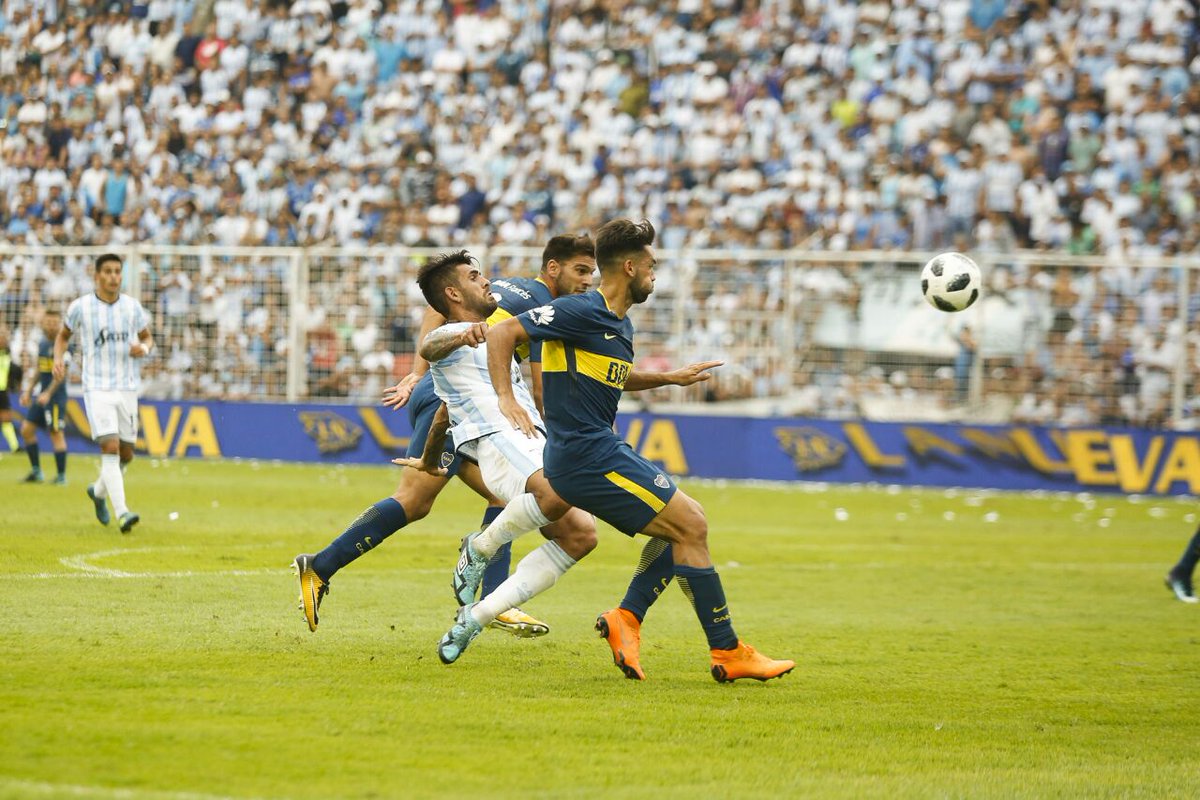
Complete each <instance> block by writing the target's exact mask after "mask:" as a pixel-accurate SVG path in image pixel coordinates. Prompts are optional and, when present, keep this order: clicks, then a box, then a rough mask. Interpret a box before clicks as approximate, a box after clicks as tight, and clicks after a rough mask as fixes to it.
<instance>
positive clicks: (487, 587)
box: [479, 506, 512, 599]
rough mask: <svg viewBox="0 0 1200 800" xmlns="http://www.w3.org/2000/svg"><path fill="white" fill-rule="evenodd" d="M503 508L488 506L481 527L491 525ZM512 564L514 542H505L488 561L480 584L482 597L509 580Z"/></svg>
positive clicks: (480, 595) (481, 528)
mask: <svg viewBox="0 0 1200 800" xmlns="http://www.w3.org/2000/svg"><path fill="white" fill-rule="evenodd" d="M503 510H504V506H488V507H487V510H486V511H484V512H483V524H481V525H480V526H479V529H480V530H483V529H484V528H486V527H487V526H488V525H491V524H492V522H493V521H494V520H495V519H496V517H498V516H500V512H501V511H503ZM511 565H512V542H505V543H504V544H503V545H501V546H500V549H499V550H497V551H496V555H494V556H492V560H491V561H489V562H488V565H487V569H485V570H484V571H483V583H481V584H480V585H479V597H480V599H482V598H484V597H487V596H488V595H489V594H491V593H492V592H494V591H496V587H497V586H499V585H500V584H502V583H504V582H505V581H506V580H508V568H509V567H510V566H511Z"/></svg>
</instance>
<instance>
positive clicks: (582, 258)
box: [293, 235, 596, 636]
mask: <svg viewBox="0 0 1200 800" xmlns="http://www.w3.org/2000/svg"><path fill="white" fill-rule="evenodd" d="M595 270H596V256H595V248H594V246H593V244H592V239H591V237H590V236H587V235H584V236H570V235H563V236H555V237H554V238H552V239H551V240H550V241H549V242H547V244H546V247H545V249H544V250H543V251H542V266H541V271H540V273H539V275H538V277H537V278H525V277H513V278H506V279H501V280H497V281H495V282H494V283H493V284H492V290H493V291H494V292H496V293H497V294H498V295H499V297H500V300H499V306H498V308H497V309H496V310H495V312H494V316H495V318H496V319H497V320H501V319H508V318H509V317H513V316H516V315H518V314H520V313H522V312H524V311H526V310H528V309H530V308H534V307H535V306H539V305H544V304H546V303H549V302H550V301H551V300H553V299H554V298H555V297H560V296H562V295H567V294H573V293H575V292H583V291H587V289H588V288H590V287H591V285H592V274H593V273H594V272H595ZM443 322H445V318H444V317H443V316H442V315H441V314H438V313H437V312H436V311H434V310H433V309H429V310H428V311H427V312H426V315H425V319H424V321H423V324H422V326H421V334H420V336H419V337H418V339H417V341H418V342H420V341H421V340H422V339H423V338H424V336H425V334H426V333H428V332H429V331H431V330H433V329H434V328H436V327H437V326H439V325H441V324H442V323H443ZM540 356H541V354H540V349H539V348H537V347H532V348H523V349H522V350H521V351H520V352H518V353H517V354H516V357H518V358H528V359H529V362H530V371H531V374H532V382H533V386H534V396H535V397H537V396H540V394H541V389H540V386H541V364H540V361H541V357H540ZM428 368H429V365H428V363H427V362H426V361H425V360H424V359H422V358H420V357H419V356H418V358H417V360H416V362H415V364H414V367H413V372H412V373H411V374H409V375H406V376H405V377H404V378H403V379H402V380H401V381H400V382H399V383H397V384H396V385H395V386H394V387H392V388H391V389H389V390H388V392H387V394H386V395H385V397H384V405H386V406H390V407H392V408H400V407H402V406H404V405H406V404H407V406H408V413H409V421H410V422H411V423H412V431H413V432H412V437H411V438H410V439H409V446H408V453H407V455H408V456H409V457H412V458H419V457H420V456H421V454H422V453H423V452H424V450H425V445H426V439H427V436H428V433H429V428H430V425H431V423H432V421H433V418H434V415H435V413H436V412H437V410H438V409H439V408H440V407H441V404H442V403H441V400H439V399H438V397H437V395H436V393H435V392H434V388H433V376H432V375H430V374H429V373H428ZM441 466H442V467H445V468H446V471H445V472H444V473H440V474H428V473H425V472H420V471H418V470H405V471H404V472H403V473H402V474H401V476H400V482H399V485H398V486H397V487H396V491H395V492H393V493H392V495H391V496H390V497H387V498H384V499H383V500H380V501H379V502H377V503H375V504H374V505H372V506H371V507H370V508H368V509H367V510H365V511H364V512H363V513H362V514H360V515H359V516H358V518H357V519H355V520H354V522H352V523H351V524H350V526H349V527H348V528H346V530H345V531H344V532H342V534H341V535H339V536H338V537H337V538H336V539H334V540H333V541H332V542H331V543H330V544H329V545H328V546H327V547H325V549H324V550H322V551H320V552H319V553H317V554H315V555H309V554H303V553H302V554H301V555H298V556H296V559H295V561H294V562H293V566H294V568H295V569H296V570H297V572H298V573H299V575H300V597H301V601H302V605H303V609H304V616H305V619H306V620H307V622H308V629H309V630H310V631H315V630H316V629H317V623H318V616H317V613H318V610H319V609H320V606H321V601H322V599H323V598H324V597H325V594H326V593H327V592H328V591H329V581H330V580H331V579H332V578H333V576H334V574H335V573H337V571H338V570H340V569H341V568H342V567H345V566H346V565H347V564H349V563H351V562H352V561H354V560H355V559H357V558H358V557H359V556H361V555H362V554H364V553H366V552H367V551H369V550H371V549H373V548H374V547H377V546H378V545H379V543H380V542H382V541H383V540H384V539H386V538H387V537H389V536H391V535H392V534H393V533H395V532H396V531H398V530H400V529H401V528H403V527H405V526H406V525H409V524H411V523H413V522H416V521H417V520H420V519H423V518H424V517H425V516H426V515H427V514H428V513H429V511H430V509H431V508H432V507H433V502H434V500H435V499H436V498H437V496H438V494H439V493H440V492H441V491H442V489H443V488H445V487H446V485H447V484H448V483H449V482H450V479H451V478H452V477H453V476H454V475H456V474H457V475H458V477H459V478H460V479H461V480H462V481H463V483H465V484H467V485H468V486H470V487H471V489H473V490H474V491H475V492H476V493H477V494H479V495H480V496H481V497H483V498H484V499H485V500H487V501H488V509H487V511H485V512H484V516H483V524H482V525H481V526H480V527H481V528H484V527H487V525H488V524H490V523H491V522H492V521H493V520H494V519H495V518H496V516H497V515H499V513H500V512H501V510H502V508H503V504H502V503H501V502H500V501H499V500H497V499H496V498H495V497H494V496H493V495H492V493H491V492H490V491H488V489H487V487H486V486H485V485H484V482H483V479H482V477H480V475H479V469H478V467H476V466H475V465H474V464H473V463H471V462H469V461H467V462H464V461H462V459H460V458H459V457H458V456H457V454H455V453H454V452H453V451H452V450H451V451H448V452H447V454H446V457H445V459H444V462H443V463H442V464H441ZM509 564H510V548H502V549H501V551H500V552H498V553H497V554H496V557H495V559H493V561H492V562H491V563H490V564H489V565H488V569H487V572H486V573H485V574H484V576H483V585H482V587H481V592H482V594H483V595H487V594H488V593H490V592H491V591H492V590H494V589H495V588H496V587H497V586H499V585H500V584H501V583H503V582H504V580H505V579H506V578H508V570H509ZM492 627H495V628H500V629H502V630H505V631H508V632H509V633H513V634H515V635H518V636H542V635H544V634H546V633H548V632H549V631H550V628H549V626H548V625H546V624H545V623H544V622H541V621H539V620H537V619H534V618H533V617H531V616H529V615H528V614H526V613H524V612H523V611H521V610H520V609H519V608H515V609H512V610H511V611H506V612H505V613H503V614H501V615H500V616H499V617H497V618H496V620H494V622H493V625H492Z"/></svg>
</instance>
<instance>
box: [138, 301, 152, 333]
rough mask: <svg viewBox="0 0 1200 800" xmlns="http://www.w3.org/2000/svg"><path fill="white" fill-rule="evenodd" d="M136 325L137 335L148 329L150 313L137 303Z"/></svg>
mask: <svg viewBox="0 0 1200 800" xmlns="http://www.w3.org/2000/svg"><path fill="white" fill-rule="evenodd" d="M137 323H138V326H137V329H138V333H141V332H142V331H144V330H146V329H147V328H149V327H150V312H149V311H147V310H146V307H145V306H143V305H142V304H141V303H138V313H137Z"/></svg>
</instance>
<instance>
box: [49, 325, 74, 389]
mask: <svg viewBox="0 0 1200 800" xmlns="http://www.w3.org/2000/svg"><path fill="white" fill-rule="evenodd" d="M70 342H71V329H70V328H68V327H67V326H66V325H65V324H64V325H63V326H62V327H61V328H59V329H58V336H56V337H54V368H53V373H54V379H55V380H58V381H63V380H66V378H67V358H66V356H67V345H68V344H70Z"/></svg>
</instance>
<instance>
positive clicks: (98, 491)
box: [92, 456, 108, 500]
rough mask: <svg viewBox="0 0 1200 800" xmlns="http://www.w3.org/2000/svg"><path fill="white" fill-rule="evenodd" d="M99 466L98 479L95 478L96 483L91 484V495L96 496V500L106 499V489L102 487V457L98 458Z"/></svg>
mask: <svg viewBox="0 0 1200 800" xmlns="http://www.w3.org/2000/svg"><path fill="white" fill-rule="evenodd" d="M100 466H101V470H100V477H99V478H96V482H95V483H93V484H92V494H94V495H96V499H97V500H103V499H104V498H106V497H108V487H107V486H105V485H104V469H103V466H104V456H101V457H100Z"/></svg>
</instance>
